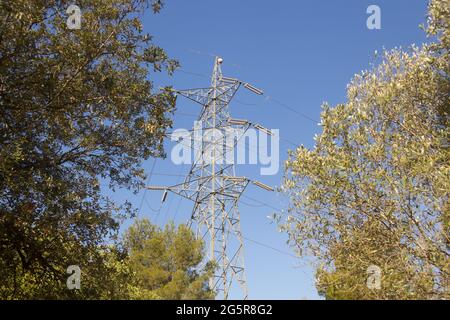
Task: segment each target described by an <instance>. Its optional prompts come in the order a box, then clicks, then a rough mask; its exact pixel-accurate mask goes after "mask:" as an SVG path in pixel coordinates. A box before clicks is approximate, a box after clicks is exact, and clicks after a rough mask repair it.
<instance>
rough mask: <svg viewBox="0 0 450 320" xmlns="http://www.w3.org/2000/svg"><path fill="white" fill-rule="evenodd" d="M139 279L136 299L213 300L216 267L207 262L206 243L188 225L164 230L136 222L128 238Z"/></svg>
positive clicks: (129, 231)
mask: <svg viewBox="0 0 450 320" xmlns="http://www.w3.org/2000/svg"><path fill="white" fill-rule="evenodd" d="M124 247H125V248H126V250H127V251H128V253H129V261H130V267H131V270H132V271H133V272H134V275H135V277H136V282H135V285H134V287H133V289H132V291H131V297H132V298H134V299H213V298H214V296H215V294H214V292H213V291H212V290H211V289H210V288H209V287H208V280H209V278H210V277H212V276H213V273H214V266H213V264H211V263H207V264H206V265H205V266H204V267H203V268H201V267H200V264H201V262H202V261H203V259H204V243H203V241H202V240H201V239H196V238H195V236H194V234H193V232H192V231H191V230H189V229H188V228H187V227H186V226H185V225H183V224H182V225H179V226H178V227H177V228H176V227H175V226H174V224H173V223H169V224H167V225H166V227H165V228H164V229H163V230H162V229H160V228H159V227H157V226H155V225H152V224H151V223H150V221H149V220H147V219H143V220H136V221H135V223H134V224H133V225H132V226H131V227H130V228H129V229H128V230H127V232H126V233H125V236H124Z"/></svg>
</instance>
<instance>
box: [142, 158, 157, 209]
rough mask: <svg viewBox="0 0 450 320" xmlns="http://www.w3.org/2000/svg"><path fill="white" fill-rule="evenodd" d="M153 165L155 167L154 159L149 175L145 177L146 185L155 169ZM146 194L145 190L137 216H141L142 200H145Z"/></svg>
mask: <svg viewBox="0 0 450 320" xmlns="http://www.w3.org/2000/svg"><path fill="white" fill-rule="evenodd" d="M155 165H156V158H155V160H154V161H153V165H152V168H151V169H150V174H149V176H148V177H147V181H146V184H148V183H149V182H150V179H151V178H152V174H153V170H154V169H155ZM146 193H147V189H144V194H143V195H142V199H141V204H140V205H139V211H138V215H140V214H141V210H142V206H143V204H144V199H145V195H146Z"/></svg>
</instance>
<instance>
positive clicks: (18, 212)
mask: <svg viewBox="0 0 450 320" xmlns="http://www.w3.org/2000/svg"><path fill="white" fill-rule="evenodd" d="M71 4H72V1H55V0H52V1H47V0H45V1H44V0H33V1H29V0H27V1H25V0H17V1H2V2H1V3H0V26H1V28H0V159H1V161H0V269H1V270H2V272H1V274H0V297H2V298H55V297H58V298H64V297H71V295H72V292H69V291H68V290H66V288H65V281H66V278H67V274H66V268H67V267H68V266H69V265H71V264H75V265H80V267H81V268H82V270H84V272H85V273H88V274H91V276H92V279H93V280H92V281H94V278H95V277H94V274H97V275H103V276H102V277H100V276H98V277H97V279H98V281H97V282H96V283H97V284H98V285H99V287H98V288H97V289H98V290H97V289H96V290H92V292H90V293H87V294H86V296H85V298H89V297H93V298H96V297H99V296H102V295H104V294H106V293H105V292H106V291H104V290H103V289H102V286H103V284H101V281H102V279H103V280H104V278H105V277H107V275H108V270H110V269H109V267H108V264H107V263H103V262H104V261H105V259H109V258H110V257H111V254H112V253H111V254H107V253H106V252H111V250H110V248H109V246H106V245H105V243H106V241H107V240H108V239H109V240H113V239H114V237H115V236H116V235H117V230H118V226H119V222H120V218H121V217H125V216H130V215H132V214H133V213H134V211H133V209H132V208H131V205H130V204H129V203H127V202H125V203H115V202H114V201H113V200H112V199H111V198H108V197H106V196H105V195H104V193H102V189H103V188H102V186H101V183H106V184H107V185H109V187H110V188H112V189H114V188H117V187H121V188H129V189H131V190H137V189H138V188H139V187H140V186H142V184H143V181H144V180H143V179H144V177H145V175H144V172H143V170H142V168H141V163H142V161H143V160H144V159H148V158H149V157H161V156H163V155H164V153H163V147H162V140H163V137H164V134H165V131H166V129H167V128H168V127H170V125H171V120H170V114H171V112H173V110H174V107H175V98H174V96H173V95H172V94H171V93H170V91H169V90H168V88H163V89H162V90H157V89H156V88H154V86H153V83H152V81H151V80H149V79H150V78H151V75H152V72H159V71H161V70H166V71H168V72H169V73H171V72H172V71H173V70H174V68H176V67H177V65H178V64H177V62H176V61H174V60H171V59H169V58H168V56H167V55H166V53H165V52H164V50H163V49H162V48H160V47H158V46H157V45H156V44H155V43H154V42H153V40H152V36H151V35H148V34H145V33H144V32H143V30H142V29H143V27H142V23H141V20H142V17H143V14H144V11H146V10H147V9H149V8H150V9H151V10H153V11H154V12H158V11H159V10H160V9H161V6H162V2H161V1H160V0H154V1H145V0H121V1H112V0H85V1H78V5H79V6H80V8H81V16H82V20H81V22H82V23H81V28H80V29H69V28H68V25H67V22H66V21H67V18H68V15H67V14H66V10H67V8H68V7H69V5H71ZM112 251H115V250H112ZM114 254H115V253H114ZM108 257H109V258H108ZM85 292H86V291H85Z"/></svg>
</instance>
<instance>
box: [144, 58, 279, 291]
mask: <svg viewBox="0 0 450 320" xmlns="http://www.w3.org/2000/svg"><path fill="white" fill-rule="evenodd" d="M222 61H223V60H222V59H221V58H219V57H216V59H215V63H214V70H213V74H212V79H211V87H209V88H201V89H190V90H179V91H175V92H176V93H177V94H178V95H181V96H184V97H186V98H188V99H191V100H193V101H195V102H197V103H199V104H200V105H201V106H202V107H203V108H202V111H201V114H200V117H199V122H197V124H199V125H200V127H198V126H197V127H194V130H197V131H201V132H202V133H203V134H202V136H201V137H200V138H198V137H197V139H196V138H195V134H194V151H195V156H194V161H193V164H192V166H191V169H190V171H189V173H188V175H187V177H186V179H185V181H184V182H183V183H180V184H177V185H173V186H166V187H162V186H148V187H147V188H148V189H150V190H164V195H163V201H164V200H165V198H166V195H167V192H168V191H171V192H174V193H176V194H178V195H180V196H183V197H185V198H187V199H190V200H192V201H193V202H194V206H193V210H192V215H191V220H190V221H189V225H190V226H191V227H196V230H195V231H196V234H197V236H198V237H201V238H202V239H203V240H204V241H205V242H206V243H207V245H208V250H207V254H208V255H207V258H208V260H209V261H211V260H214V261H215V262H216V264H217V265H218V270H217V272H216V273H215V275H214V277H212V278H211V279H210V283H209V285H210V287H211V288H212V289H213V290H215V291H216V292H217V293H218V295H219V297H221V298H223V299H227V298H228V294H229V291H230V288H231V287H232V285H233V284H234V283H237V284H238V285H239V286H240V287H241V289H242V292H243V298H244V299H246V298H247V297H248V290H247V280H246V275H245V267H244V243H243V238H242V233H241V229H240V214H239V210H238V200H239V198H240V196H241V194H242V192H243V191H244V190H245V188H246V187H247V185H248V184H249V182H251V181H250V180H249V179H247V178H246V177H238V176H236V175H235V166H234V162H232V163H229V162H228V161H225V159H227V157H228V154H229V153H233V152H234V147H235V145H236V144H235V142H233V143H232V144H231V145H228V144H226V143H225V142H226V141H225V139H223V138H222V137H223V136H226V134H227V133H226V132H227V129H230V128H232V129H233V132H234V134H235V135H236V139H235V140H236V141H237V140H239V139H240V138H241V137H242V136H243V135H244V133H245V131H246V130H247V129H248V128H249V127H250V126H253V127H255V128H257V129H259V130H262V131H263V132H265V133H268V134H270V131H269V130H267V129H265V128H263V127H261V126H260V125H257V124H252V123H251V122H249V121H246V120H241V119H232V118H230V115H229V111H228V105H229V103H230V101H231V100H232V98H233V97H234V95H235V93H236V92H237V90H238V89H239V88H240V87H241V86H243V87H245V88H247V89H248V90H250V91H252V92H254V93H256V94H262V91H260V90H259V89H257V88H255V87H253V86H251V85H250V84H248V83H244V82H242V81H239V80H237V79H234V78H227V77H223V76H222V70H221V64H222ZM236 132H237V134H236ZM223 133H224V134H223ZM235 140H233V141H235ZM253 183H254V184H255V185H257V186H259V187H262V188H264V189H267V190H270V191H273V189H272V188H271V187H269V186H267V185H265V184H263V183H261V182H257V181H253Z"/></svg>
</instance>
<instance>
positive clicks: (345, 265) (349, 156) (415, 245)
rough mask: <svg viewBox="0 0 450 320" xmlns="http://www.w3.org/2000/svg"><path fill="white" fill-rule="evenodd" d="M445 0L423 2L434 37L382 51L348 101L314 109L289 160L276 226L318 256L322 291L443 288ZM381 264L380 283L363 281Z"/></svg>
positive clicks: (378, 295)
mask: <svg viewBox="0 0 450 320" xmlns="http://www.w3.org/2000/svg"><path fill="white" fill-rule="evenodd" d="M446 4H448V2H446V1H440V0H434V1H431V3H430V7H429V14H430V16H429V20H428V21H429V25H428V27H427V32H428V34H429V35H430V36H437V41H435V42H434V43H431V44H426V45H423V46H422V47H421V48H417V47H414V46H413V47H412V48H411V50H410V51H409V52H404V51H402V50H398V49H396V50H392V51H390V52H385V53H384V56H383V57H382V61H381V63H380V64H379V65H378V66H377V67H374V69H373V70H371V71H368V72H363V73H362V74H360V75H356V76H355V78H354V79H353V80H352V82H351V83H350V85H349V86H348V91H347V95H348V102H347V103H345V104H339V105H337V106H336V107H334V108H331V107H329V106H328V105H327V104H325V105H324V106H323V112H322V114H321V126H322V128H323V130H322V133H321V134H319V135H318V136H316V137H315V147H314V149H311V150H307V149H306V148H304V147H303V146H301V147H299V148H298V149H297V150H295V151H293V152H291V153H290V157H289V160H288V161H287V162H286V178H285V183H284V186H283V188H284V190H285V191H286V192H287V194H288V195H289V196H290V197H291V199H292V202H291V207H290V209H289V210H288V212H287V214H286V215H285V216H278V218H279V219H280V220H279V222H280V225H281V228H282V230H284V231H286V232H287V233H288V234H289V239H290V242H291V244H292V245H294V246H295V247H296V248H297V249H298V251H299V252H300V254H302V255H313V256H314V257H315V261H316V262H317V264H318V269H317V274H316V280H317V289H318V291H319V293H320V294H322V295H324V296H325V297H326V298H327V299H437V298H446V299H448V298H450V295H449V285H450V283H449V273H450V263H449V250H450V239H449V234H450V232H449V231H450V210H449V193H448V191H449V190H450V181H449V176H448V174H449V152H448V150H449V149H448V146H449V144H448V119H449V114H448V111H449V96H448V93H449V92H450V77H449V75H450V74H449V64H448V61H449V60H448V59H449V57H448V52H449V45H450V43H449V25H448V24H449V22H450V9H449V7H448V5H446ZM373 267H375V268H379V270H380V276H381V277H380V289H377V288H374V287H371V286H370V285H369V286H368V285H367V280H371V279H370V277H372V275H371V274H370V272H371V271H370V269H371V268H373Z"/></svg>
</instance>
